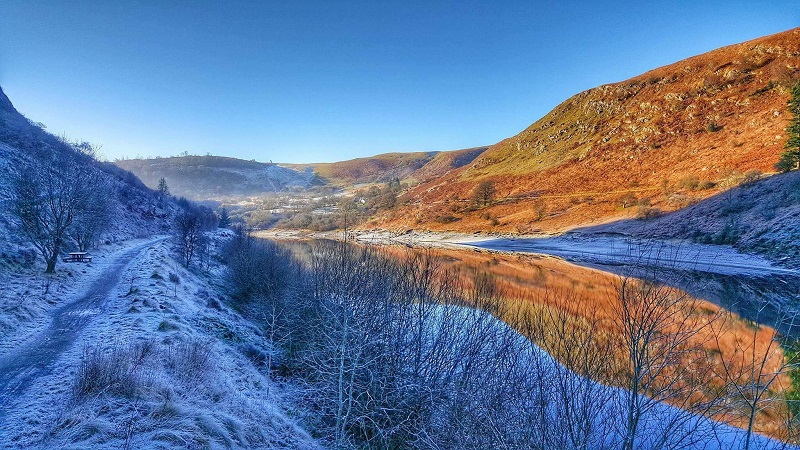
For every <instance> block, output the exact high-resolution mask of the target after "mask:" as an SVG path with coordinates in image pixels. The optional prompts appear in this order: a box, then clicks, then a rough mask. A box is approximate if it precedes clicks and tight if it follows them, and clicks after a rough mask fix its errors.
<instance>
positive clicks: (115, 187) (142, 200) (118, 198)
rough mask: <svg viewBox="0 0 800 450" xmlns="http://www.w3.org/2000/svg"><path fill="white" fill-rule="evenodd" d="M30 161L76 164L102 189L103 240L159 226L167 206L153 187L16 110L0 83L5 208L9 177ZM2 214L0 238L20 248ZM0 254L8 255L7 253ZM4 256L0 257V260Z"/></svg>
mask: <svg viewBox="0 0 800 450" xmlns="http://www.w3.org/2000/svg"><path fill="white" fill-rule="evenodd" d="M31 163H38V164H45V163H46V164H48V165H50V166H51V167H55V165H58V166H59V167H70V166H71V167H80V168H81V170H83V173H84V175H85V176H86V177H87V179H92V180H94V181H95V182H96V183H98V186H99V185H101V184H102V185H103V186H105V188H104V189H107V190H108V191H107V194H108V195H107V199H108V200H109V201H110V202H109V209H110V213H109V215H108V216H109V217H110V218H111V220H110V222H109V224H108V228H107V230H106V232H105V233H104V236H103V237H104V239H105V240H112V241H115V240H122V239H129V238H132V237H141V236H145V235H150V234H154V233H159V232H163V231H164V230H165V229H166V228H167V227H168V219H169V216H170V214H171V211H172V208H173V206H172V205H171V204H169V203H163V202H159V201H157V199H156V197H155V195H154V193H153V192H152V191H151V190H149V189H148V188H147V187H145V185H144V184H142V182H141V181H139V179H137V178H136V177H135V176H134V175H133V174H131V173H130V172H127V171H125V170H121V169H120V168H118V167H116V166H115V165H113V164H110V163H104V162H100V161H97V160H95V159H94V158H93V157H92V156H90V155H89V154H86V153H83V152H81V151H80V150H79V149H77V148H76V147H74V146H73V145H72V144H70V143H67V142H64V140H62V139H60V138H57V137H56V136H53V135H52V134H50V133H48V132H46V131H45V130H44V128H43V125H42V124H38V123H35V122H32V121H30V120H28V119H27V118H26V117H25V116H23V115H22V114H20V113H19V112H18V111H17V110H16V109H15V108H14V105H13V104H12V103H11V101H10V100H9V98H8V97H7V96H6V95H5V93H4V92H3V90H2V88H0V168H1V169H2V170H0V205H1V206H3V208H4V211H9V203H8V202H9V201H10V199H11V196H10V195H11V192H10V188H11V183H12V179H13V178H14V176H16V175H17V174H18V173H19V172H20V170H23V168H24V167H27V166H29V165H30V164H31ZM12 228H13V224H12V223H11V222H10V217H9V216H8V215H6V214H4V215H0V238H2V239H3V240H4V241H6V242H9V243H15V244H18V248H19V249H24V248H26V244H25V242H24V241H22V240H20V238H19V236H18V234H17V233H14V232H13V230H12ZM3 258H4V259H6V258H8V259H14V258H15V256H14V255H11V254H4V255H3ZM5 262H7V261H3V260H0V266H2V265H3V264H4V263H5Z"/></svg>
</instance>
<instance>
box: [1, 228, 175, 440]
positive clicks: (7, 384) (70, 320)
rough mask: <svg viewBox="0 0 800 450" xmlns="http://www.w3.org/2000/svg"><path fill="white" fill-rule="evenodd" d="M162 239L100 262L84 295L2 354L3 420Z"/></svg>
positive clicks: (49, 369)
mask: <svg viewBox="0 0 800 450" xmlns="http://www.w3.org/2000/svg"><path fill="white" fill-rule="evenodd" d="M162 239H163V238H159V239H155V240H152V241H149V242H146V243H143V244H139V245H137V246H135V247H133V248H131V249H130V250H127V251H125V252H124V253H121V254H118V255H115V256H114V257H113V259H110V260H109V261H107V262H102V263H100V264H105V265H107V267H106V268H105V269H104V270H102V271H101V272H100V273H99V274H98V275H97V278H96V279H95V281H94V282H92V284H91V286H90V287H89V289H88V290H87V291H86V293H85V294H84V295H83V296H81V297H80V298H78V299H77V300H75V301H73V302H71V303H68V304H66V305H63V306H61V307H60V308H58V309H57V310H55V311H54V312H53V314H52V320H51V322H50V325H49V326H48V327H47V328H45V329H44V330H42V331H41V332H40V333H39V334H37V335H35V336H34V337H33V338H31V339H30V340H28V341H27V342H26V343H25V344H23V345H22V346H20V347H19V348H18V349H17V350H16V351H13V352H11V353H9V354H7V355H5V356H4V357H2V358H0V420H2V419H3V418H4V417H5V415H6V414H7V412H8V408H11V407H12V405H13V402H14V399H15V398H18V397H19V396H20V395H22V394H23V393H24V392H25V390H26V389H27V388H28V387H29V386H30V385H31V383H32V382H33V381H34V380H36V379H37V378H39V377H42V376H45V375H47V374H48V373H50V371H51V370H52V366H53V363H54V362H55V361H56V360H57V359H58V357H59V356H60V355H61V354H62V353H64V351H66V350H67V349H69V348H70V347H71V346H72V345H73V344H74V343H75V341H76V337H77V336H78V335H79V334H80V332H81V330H83V329H84V328H85V327H86V325H87V324H88V323H90V322H91V321H92V320H93V319H94V318H95V317H96V316H97V315H99V314H101V313H102V312H103V310H104V309H105V307H106V305H107V304H108V303H109V302H110V301H111V298H110V294H111V292H112V290H113V289H114V288H116V287H117V285H118V284H119V282H120V278H121V276H122V274H123V272H124V271H125V269H126V268H127V267H128V265H130V264H131V262H132V261H134V260H135V259H136V257H137V256H139V255H140V254H141V253H142V252H143V251H144V250H146V249H148V248H149V247H151V246H152V245H153V244H155V243H156V242H158V241H160V240H162ZM0 429H2V427H0Z"/></svg>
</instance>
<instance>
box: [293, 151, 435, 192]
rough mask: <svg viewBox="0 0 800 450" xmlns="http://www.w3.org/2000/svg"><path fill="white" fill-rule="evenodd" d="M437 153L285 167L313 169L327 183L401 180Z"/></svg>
mask: <svg viewBox="0 0 800 450" xmlns="http://www.w3.org/2000/svg"><path fill="white" fill-rule="evenodd" d="M435 156H436V152H414V153H385V154H381V155H376V156H370V157H367V158H356V159H351V160H347V161H338V162H333V163H316V164H291V165H287V167H292V168H297V169H306V168H312V169H313V170H314V172H315V173H316V174H317V175H319V176H320V177H321V178H322V179H324V180H325V181H326V182H328V183H330V184H333V185H336V186H349V185H353V184H362V183H375V182H386V181H389V180H391V179H392V178H400V179H404V178H407V177H408V176H410V175H411V173H413V172H414V171H415V170H417V169H419V168H421V167H423V166H425V165H426V164H427V163H429V162H430V161H431V160H432V159H433V158H434V157H435Z"/></svg>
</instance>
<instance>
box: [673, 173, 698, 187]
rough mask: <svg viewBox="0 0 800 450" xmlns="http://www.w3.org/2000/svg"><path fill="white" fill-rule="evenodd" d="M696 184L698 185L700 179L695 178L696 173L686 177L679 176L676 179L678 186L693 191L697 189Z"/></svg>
mask: <svg viewBox="0 0 800 450" xmlns="http://www.w3.org/2000/svg"><path fill="white" fill-rule="evenodd" d="M698 186H700V179H699V178H697V175H689V176H687V177H684V178H681V179H680V180H679V181H678V187H680V188H681V189H686V190H689V191H695V190H697V188H698Z"/></svg>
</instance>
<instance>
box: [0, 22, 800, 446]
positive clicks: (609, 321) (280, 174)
mask: <svg viewBox="0 0 800 450" xmlns="http://www.w3.org/2000/svg"><path fill="white" fill-rule="evenodd" d="M318 95H323V94H322V93H319V94H318ZM393 106H394V105H393ZM234 109H236V108H232V110H234ZM237 111H238V110H237ZM337 111H338V110H337ZM381 111H382V112H384V110H383V108H381ZM386 111H387V114H389V111H391V108H390V107H388V106H386ZM228 113H232V112H231V111H228ZM232 114H233V117H238V116H237V115H236V114H234V113H232ZM337 114H338V113H337ZM337 114H333V113H330V114H329V116H330V117H328V116H326V117H327V120H330V121H333V122H335V123H338V122H336V120H338V117H337ZM219 115H220V116H221V115H223V114H219ZM215 117H217V116H215ZM387 117H389V116H387ZM273 119H274V117H273ZM303 119H304V120H305V117H304V118H303ZM531 119H534V118H531ZM215 120H216V119H215ZM262 120H263V118H262ZM386 120H387V121H390V119H388V118H387V119H386ZM298 121H300V122H303V121H302V120H299V119H298ZM211 122H214V121H212V120H209V122H207V123H206V125H208V126H209V127H211V125H210V124H211ZM246 123H250V122H246ZM253 123H256V122H253ZM258 123H260V124H261V125H259V126H260V127H263V128H264V129H267V128H270V127H272V126H273V125H272V124H271V123H269V121H264V122H258ZM303 123H304V122H303ZM526 123H530V122H526ZM304 125H305V123H304ZM343 126H344V125H343ZM398 127H399V125H398ZM345 129H346V127H345ZM366 131H367V130H365V132H366ZM231 133H232V132H231ZM281 133H284V134H285V135H289V134H290V132H289V130H288V129H287V130H281ZM248 136H249V135H248ZM372 138H373V142H379V141H380V139H377V140H376V139H375V136H372ZM326 139H327V136H326ZM795 141H796V144H795ZM215 142H225V140H220V141H215ZM281 142H283V141H281ZM325 142H326V143H328V142H329V141H327V140H325ZM475 144H478V143H477V142H476V143H475ZM258 145H259V146H260V145H264V144H258ZM331 145H332V143H331ZM470 145H473V144H470ZM100 147H101V146H99V145H95V144H92V143H89V142H86V141H83V140H72V139H70V138H68V137H67V135H66V133H64V134H63V135H61V136H56V135H54V134H52V133H50V132H48V131H46V127H45V125H44V124H41V123H38V122H34V121H32V120H30V119H28V118H27V117H25V116H23V115H22V114H21V113H20V112H19V111H17V109H16V108H15V107H14V105H13V104H12V103H11V100H10V99H9V98H8V97H6V95H5V93H4V92H3V91H2V90H0V169H1V170H2V171H1V172H0V206H2V207H3V211H4V212H3V214H0V238H1V239H2V241H3V243H4V245H3V248H2V249H0V285H2V286H3V289H2V290H0V447H1V448H9V449H50V448H75V449H77V448H87V449H95V448H121V449H130V448H159V449H162V448H164V449H183V448H192V449H194V448H209V449H212V448H213V449H216V448H225V449H234V448H235V449H240V448H241V449H249V448H264V449H399V448H414V449H427V450H431V449H436V450H442V449H453V450H455V449H459V450H460V449H467V450H471V449H476V450H477V449H488V448H508V449H550V448H556V449H562V448H563V449H575V450H577V449H595V448H596V449H619V450H640V449H641V450H671V449H676V450H677V449H697V450H701V449H702V450H708V449H711V450H713V449H719V450H723V449H740V450H750V449H769V450H772V449H775V450H778V449H790V448H798V447H797V446H798V445H800V328H798V326H800V321H798V320H797V319H798V317H800V316H799V315H800V294H798V292H800V170H798V169H800V28H793V29H790V30H787V31H783V32H780V33H777V34H773V35H768V36H764V37H760V38H757V39H754V40H750V41H747V42H743V43H739V44H734V45H730V46H726V47H722V48H719V49H716V50H712V51H709V52H707V53H704V54H700V55H697V56H694V57H690V58H688V59H684V60H681V61H678V62H675V63H672V64H669V65H666V66H663V67H659V68H656V69H653V70H650V71H648V72H645V73H642V74H641V75H638V76H634V77H632V78H629V79H627V80H624V81H619V82H614V83H610V84H603V85H600V86H597V87H594V88H591V89H588V90H586V91H583V92H580V93H578V94H575V95H574V96H572V97H570V98H568V99H567V100H565V101H563V102H562V103H560V104H558V106H556V107H555V108H554V109H553V110H552V111H550V112H549V113H547V114H545V115H544V116H543V117H541V118H539V119H538V120H536V121H535V122H533V123H532V124H531V125H529V126H528V127H527V128H525V129H524V130H522V131H520V132H519V133H517V134H516V135H514V136H511V137H508V138H505V139H502V140H500V141H499V142H497V143H495V144H493V145H488V146H478V147H471V148H463V149H458V150H436V151H427V150H426V151H416V152H395V151H391V149H389V150H383V151H384V153H380V154H376V155H374V156H368V157H357V158H351V159H346V160H343V161H335V162H322V163H313V162H309V163H281V162H275V163H273V162H272V160H271V152H272V149H270V148H266V149H264V150H259V151H260V152H261V153H259V154H260V155H263V157H260V160H256V159H250V160H245V159H238V158H234V157H230V156H220V155H213V154H212V153H211V152H207V153H206V154H205V155H192V154H190V153H189V151H183V152H179V153H178V155H177V156H170V157H166V156H159V157H154V158H140V157H137V158H126V157H122V158H117V159H115V161H114V162H113V163H112V162H108V161H104V160H103V158H102V156H101V153H100ZM177 148H180V149H182V148H183V147H176V149H177ZM258 148H261V147H258ZM380 148H385V146H384V147H380ZM454 148H458V147H455V146H454ZM176 151H177V150H176ZM219 151H220V153H223V154H224V153H226V151H227V150H226V149H225V148H224V147H223V146H222V145H220V150H219ZM387 151H388V152H387ZM376 153H378V152H376ZM69 253H72V254H78V255H81V256H86V255H88V256H89V258H88V259H87V260H85V261H75V260H73V259H71V258H69V257H67V255H68V254H69Z"/></svg>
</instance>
